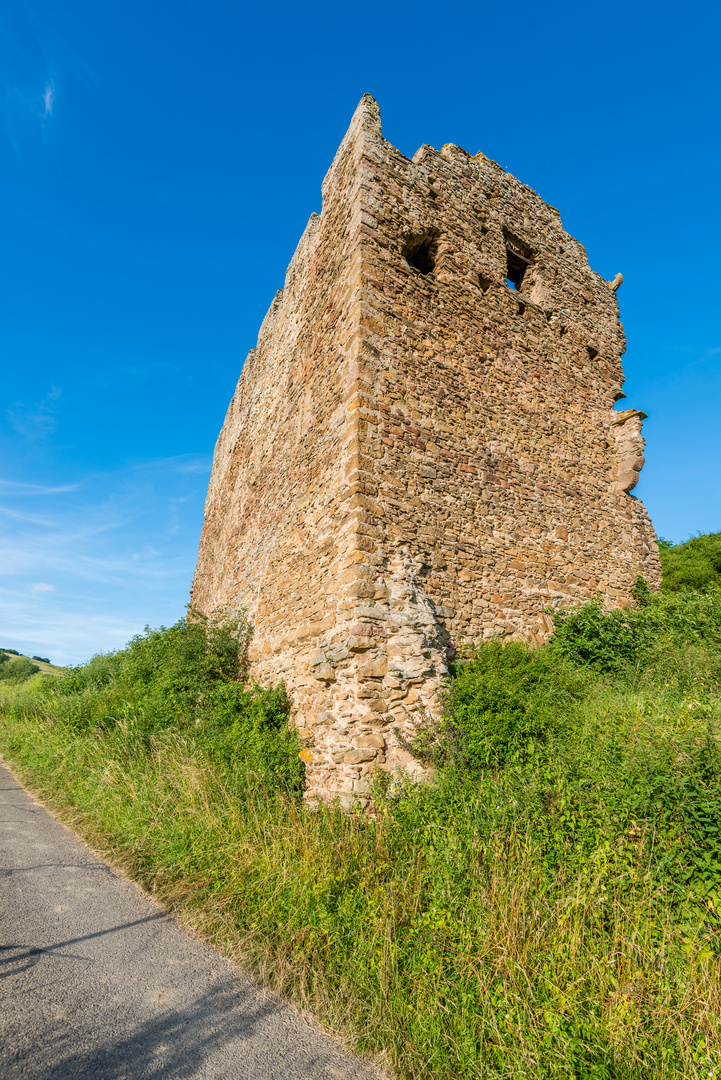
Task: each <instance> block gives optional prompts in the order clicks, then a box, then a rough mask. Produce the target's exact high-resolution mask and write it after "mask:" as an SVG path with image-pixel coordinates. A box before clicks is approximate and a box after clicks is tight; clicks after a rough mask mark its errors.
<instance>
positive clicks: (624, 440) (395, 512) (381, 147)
mask: <svg viewBox="0 0 721 1080" xmlns="http://www.w3.org/2000/svg"><path fill="white" fill-rule="evenodd" d="M365 165H366V182H365V184H364V187H363V191H362V195H363V204H364V207H365V208H366V210H367V213H368V221H367V223H366V228H365V236H364V248H363V271H364V275H365V279H366V280H365V289H364V302H365V304H366V309H367V313H368V316H369V317H368V318H367V320H366V333H365V342H364V345H365V349H364V354H363V359H364V363H365V372H364V392H365V397H364V409H363V414H362V417H363V437H362V453H363V454H364V458H365V461H364V465H365V469H364V472H363V481H364V484H365V489H364V490H365V493H366V494H367V496H368V502H367V517H366V521H367V524H368V526H369V527H370V526H373V527H374V529H375V530H376V533H375V535H376V538H377V541H378V545H379V550H381V549H382V550H383V551H386V552H390V551H398V550H399V549H402V548H404V547H407V548H408V550H409V551H412V552H413V554H414V556H415V558H416V561H417V562H419V563H420V561H421V560H422V561H423V566H422V569H421V571H420V573H421V577H422V581H423V589H424V591H425V593H426V595H427V596H428V597H429V598H430V599H431V600H432V601H433V602H434V603H435V605H436V611H437V613H438V615H439V620H440V621H441V622H442V625H443V626H445V627H447V628H448V629H449V630H451V631H452V632H453V634H454V637H457V636H460V637H462V638H465V639H466V640H468V639H470V640H478V638H479V637H482V636H488V635H489V634H491V633H498V632H501V633H506V634H509V633H514V634H519V633H520V634H521V635H522V636H526V637H529V636H530V637H535V638H536V639H537V640H539V641H541V640H545V637H546V636H547V632H548V629H549V621H548V618H547V616H544V615H543V608H544V607H545V606H547V605H549V604H553V603H559V602H569V601H576V602H578V601H583V600H586V599H589V598H590V597H592V596H593V595H595V594H596V593H599V592H600V593H601V594H602V595H603V596H604V597H605V598H606V599H607V601H608V602H609V603H613V604H618V603H624V602H627V601H628V597H629V590H630V588H631V586H632V584H633V581H634V580H635V578H636V576H637V575H638V574H644V575H645V576H646V577H648V578H649V580H651V581H652V582H653V583H657V582H658V580H659V564H658V557H657V552H656V545H655V538H654V534H653V530H652V528H651V526H650V522H649V520H648V517H647V515H646V512H645V510H644V508H643V506H642V504H641V503H639V502H638V500H636V499H634V498H633V497H632V496H630V495H629V494H628V493H627V491H628V488H629V487H630V486H632V485H633V484H634V483H635V482H636V480H637V479H638V469H639V468H640V467H641V466H642V464H643V458H642V452H643V442H642V440H641V438H640V418H639V417H641V418H642V415H643V414H639V413H638V412H637V411H634V410H629V412H628V413H626V414H620V416H619V414H618V413H614V412H613V411H612V408H613V404H614V401H615V400H616V399H617V398H618V397H619V396H622V392H621V385H622V382H623V374H622V367H621V356H622V353H623V352H624V349H625V339H624V334H623V329H622V327H621V324H620V322H619V319H618V304H617V299H616V293H615V292H614V291H612V289H611V288H610V287H609V284H608V283H607V282H606V281H604V280H603V279H602V278H601V277H600V276H599V275H598V274H596V273H594V272H593V271H592V270H591V269H590V268H589V266H588V262H587V259H586V254H585V251H584V249H583V248H582V247H581V245H580V244H578V243H577V242H576V241H575V240H573V238H571V237H569V236H568V234H567V233H565V232H564V230H563V227H562V225H561V221H560V217H559V215H558V212H557V211H555V210H554V209H553V208H552V207H549V206H548V205H547V204H546V203H544V202H543V200H541V199H540V198H539V197H538V196H537V195H536V194H535V193H534V192H533V191H531V190H530V189H529V188H528V187H526V186H525V185H523V184H521V183H520V182H519V181H518V180H516V179H515V178H514V177H512V176H510V175H509V174H507V173H504V172H503V170H502V169H501V168H500V166H498V165H497V164H496V163H495V162H491V161H489V160H488V159H486V158H484V157H482V156H481V157H479V158H475V159H474V158H472V157H470V155H468V154H466V153H465V152H464V151H462V150H460V149H459V148H457V147H453V146H447V147H445V148H444V149H443V150H442V151H440V152H437V151H435V150H433V149H432V148H431V147H423V148H422V149H421V150H420V151H419V153H417V154H416V156H415V157H414V159H413V161H412V162H411V161H408V160H407V159H406V158H404V157H403V156H402V155H401V154H400V153H399V152H398V151H397V150H396V149H395V148H394V147H391V146H390V145H389V144H388V143H387V142H385V140H383V138H382V135H381V132H380V126H379V125H378V127H377V128H376V137H375V140H374V141H373V142H369V146H368V150H367V156H366V158H365ZM433 234H435V236H436V238H437V239H436V241H435V242H436V245H437V246H436V256H435V259H436V261H435V267H434V269H433V271H432V272H430V273H427V274H423V273H421V272H420V271H419V270H418V269H413V268H412V267H411V266H409V265H408V263H407V262H406V261H405V259H404V257H403V252H404V245H406V246H407V243H408V238H409V237H411V238H414V237H415V238H417V237H419V236H424V235H425V236H432V235H433ZM509 246H512V249H516V250H518V251H520V252H523V253H524V254H525V255H526V256H528V258H529V259H530V260H532V261H531V264H530V266H529V268H528V271H527V273H526V274H525V276H524V278H523V281H522V283H521V286H520V290H516V289H514V288H511V287H509V286H508V284H507V282H506V273H507V250H508V248H509ZM619 425H620V428H621V430H620V431H619ZM624 432H625V434H623V433H624ZM634 470H635V471H634ZM619 480H620V483H619Z"/></svg>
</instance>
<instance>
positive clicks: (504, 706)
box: [411, 640, 589, 771]
mask: <svg viewBox="0 0 721 1080" xmlns="http://www.w3.org/2000/svg"><path fill="white" fill-rule="evenodd" d="M588 682H589V680H588V678H587V677H586V676H585V675H584V673H583V672H582V671H579V670H578V669H575V668H573V667H572V665H570V664H568V663H567V662H566V661H565V660H564V659H563V658H561V657H559V656H556V655H552V654H551V653H550V652H549V651H548V650H544V649H538V648H531V647H529V646H527V645H524V644H521V643H520V642H511V643H509V644H505V645H504V644H502V643H501V642H499V641H497V640H491V641H488V642H485V643H484V644H482V645H481V646H479V647H478V648H476V649H474V650H471V651H470V652H469V653H468V655H467V656H466V657H465V658H463V659H462V660H461V661H460V662H459V663H458V664H457V665H456V667H455V671H454V677H453V679H452V681H451V684H450V687H449V689H448V690H447V692H446V695H445V700H444V709H443V718H442V720H441V725H440V728H439V727H438V725H437V724H436V723H435V722H434V721H429V720H428V718H426V719H425V720H423V721H421V724H420V726H419V732H418V738H417V739H416V740H415V742H414V743H413V745H412V747H411V749H412V750H413V751H414V752H415V753H416V754H420V756H422V757H425V758H426V759H428V760H430V761H433V763H434V764H436V765H445V764H453V765H457V766H460V767H461V768H462V769H469V770H472V771H476V770H482V769H487V768H489V767H493V766H498V765H501V764H503V763H504V762H505V761H506V760H507V759H509V758H511V759H517V758H519V757H526V756H528V755H532V754H533V753H534V751H535V750H536V749H537V748H538V747H540V746H542V745H543V744H544V743H545V742H546V741H547V739H548V737H549V735H550V734H551V733H553V732H555V731H558V730H559V729H560V728H561V727H562V726H563V725H564V723H565V722H566V721H567V719H568V717H569V716H570V715H571V713H572V710H573V707H574V705H575V704H576V703H577V702H578V701H580V700H581V698H582V697H583V695H584V693H585V691H586V688H587V685H588Z"/></svg>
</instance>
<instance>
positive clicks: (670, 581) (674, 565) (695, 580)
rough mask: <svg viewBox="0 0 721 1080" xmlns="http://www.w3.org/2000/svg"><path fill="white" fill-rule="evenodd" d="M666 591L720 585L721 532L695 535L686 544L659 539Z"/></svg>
mask: <svg viewBox="0 0 721 1080" xmlns="http://www.w3.org/2000/svg"><path fill="white" fill-rule="evenodd" d="M658 546H659V554H660V556H661V566H662V568H663V584H662V585H661V588H662V590H663V591H664V592H679V591H680V590H682V589H699V590H700V589H708V588H709V587H711V586H715V587H717V588H719V587H721V532H716V533H706V534H705V535H703V536H694V537H692V538H691V539H690V540H687V541H686V543H685V544H672V543H671V542H670V541H668V540H660V541H659V545H658Z"/></svg>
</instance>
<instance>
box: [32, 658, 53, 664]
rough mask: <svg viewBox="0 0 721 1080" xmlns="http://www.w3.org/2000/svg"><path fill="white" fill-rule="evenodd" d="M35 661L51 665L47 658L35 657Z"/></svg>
mask: <svg viewBox="0 0 721 1080" xmlns="http://www.w3.org/2000/svg"><path fill="white" fill-rule="evenodd" d="M33 660H39V661H40V663H41V664H49V663H50V660H49V659H48V657H47V656H34V657H33Z"/></svg>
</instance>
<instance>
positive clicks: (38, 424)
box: [7, 386, 61, 442]
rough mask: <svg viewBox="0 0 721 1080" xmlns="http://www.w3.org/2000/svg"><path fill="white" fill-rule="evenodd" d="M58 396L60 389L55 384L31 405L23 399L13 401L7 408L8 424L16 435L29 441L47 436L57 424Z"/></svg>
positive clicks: (35, 440)
mask: <svg viewBox="0 0 721 1080" xmlns="http://www.w3.org/2000/svg"><path fill="white" fill-rule="evenodd" d="M60 397H61V391H60V390H59V388H58V387H57V386H53V387H52V388H51V389H50V390H48V392H47V394H46V395H45V397H44V398H42V399H41V400H40V401H36V402H34V403H33V404H32V405H26V404H25V402H23V401H17V402H15V404H14V405H13V406H12V407H11V408H10V409H8V410H7V418H8V421H9V423H10V426H11V427H12V429H13V430H14V431H15V433H16V434H17V435H21V436H22V437H23V438H25V439H29V440H30V441H31V442H37V441H39V440H41V439H45V438H47V437H48V436H49V435H52V433H53V432H54V431H55V427H56V425H57V410H58V407H59V404H60Z"/></svg>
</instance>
